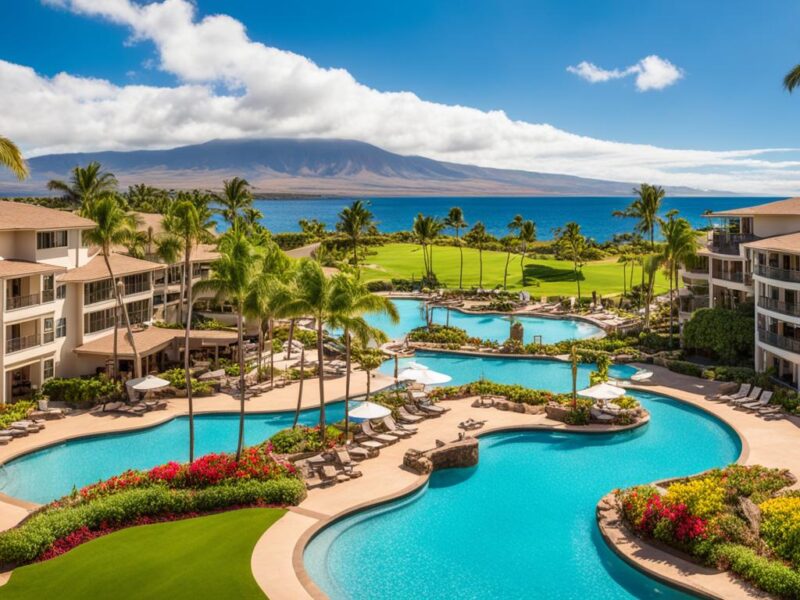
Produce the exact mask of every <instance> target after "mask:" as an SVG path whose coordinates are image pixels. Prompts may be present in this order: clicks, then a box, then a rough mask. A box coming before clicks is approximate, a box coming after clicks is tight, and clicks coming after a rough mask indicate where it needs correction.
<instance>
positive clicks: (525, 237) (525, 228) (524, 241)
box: [519, 220, 536, 286]
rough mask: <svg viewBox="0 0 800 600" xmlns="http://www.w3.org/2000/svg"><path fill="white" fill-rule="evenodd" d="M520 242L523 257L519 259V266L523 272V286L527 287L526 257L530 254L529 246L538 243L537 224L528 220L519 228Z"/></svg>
mask: <svg viewBox="0 0 800 600" xmlns="http://www.w3.org/2000/svg"><path fill="white" fill-rule="evenodd" d="M519 241H520V248H521V250H522V256H521V257H520V259H519V266H520V269H521V270H522V285H523V286H524V285H525V255H526V254H527V252H528V245H529V244H532V243H533V242H535V241H536V223H534V222H533V221H531V220H527V221H525V222H524V223H522V225H521V226H520V228H519Z"/></svg>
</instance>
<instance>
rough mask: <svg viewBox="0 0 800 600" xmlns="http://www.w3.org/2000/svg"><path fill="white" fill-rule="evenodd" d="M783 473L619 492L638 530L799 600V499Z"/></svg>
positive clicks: (739, 471) (730, 474) (723, 475)
mask: <svg viewBox="0 0 800 600" xmlns="http://www.w3.org/2000/svg"><path fill="white" fill-rule="evenodd" d="M793 482H794V478H793V477H792V476H791V475H790V474H789V473H788V472H787V471H785V470H779V469H767V468H765V467H760V466H752V467H745V466H741V465H731V466H729V467H727V468H725V469H716V470H713V471H710V472H708V473H706V474H704V475H701V476H698V477H694V478H689V479H683V480H677V481H673V482H671V483H670V484H669V485H668V486H667V491H666V493H661V492H660V491H659V490H658V489H657V488H655V487H654V486H638V487H633V488H629V489H626V490H617V491H616V493H615V495H616V499H617V503H618V506H619V509H620V512H621V514H622V517H623V520H624V521H625V522H626V523H627V525H628V526H629V527H630V528H631V529H633V531H634V532H635V533H637V534H638V535H641V536H642V537H645V538H651V539H655V540H658V541H659V542H662V543H664V544H666V545H668V546H671V547H673V548H676V549H678V550H681V551H682V552H686V553H688V554H689V555H691V556H693V557H694V558H696V559H697V560H699V561H700V562H702V563H704V564H708V565H712V566H716V567H718V568H722V569H729V570H730V571H731V572H733V573H735V574H736V575H738V576H740V577H742V578H744V579H746V580H748V581H750V582H751V583H752V584H754V585H755V586H757V587H759V588H761V589H763V590H764V591H766V592H769V593H771V594H775V595H778V596H781V597H785V598H800V572H799V571H798V567H800V494H798V492H796V491H785V490H784V488H786V486H788V485H791V484H792V483H793Z"/></svg>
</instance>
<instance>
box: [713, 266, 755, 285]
mask: <svg viewBox="0 0 800 600" xmlns="http://www.w3.org/2000/svg"><path fill="white" fill-rule="evenodd" d="M711 277H712V278H714V279H721V280H722V281H730V282H731V283H741V284H742V285H747V286H750V285H753V277H752V275H750V273H745V272H744V271H717V270H715V271H713V272H712V273H711Z"/></svg>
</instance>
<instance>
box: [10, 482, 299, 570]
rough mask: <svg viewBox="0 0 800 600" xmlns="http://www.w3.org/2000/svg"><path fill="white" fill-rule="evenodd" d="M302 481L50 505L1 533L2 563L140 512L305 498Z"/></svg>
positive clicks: (125, 494)
mask: <svg viewBox="0 0 800 600" xmlns="http://www.w3.org/2000/svg"><path fill="white" fill-rule="evenodd" d="M305 493H306V491H305V485H304V484H303V482H302V481H300V480H299V479H296V478H294V477H280V478H277V479H272V480H269V481H257V480H245V481H239V482H236V483H230V484H226V485H220V486H215V487H209V488H204V489H201V490H196V491H195V490H191V489H173V490H170V489H167V488H166V487H164V486H160V485H154V486H150V487H145V488H139V489H131V490H126V491H122V492H119V493H116V494H112V495H109V496H103V497H100V498H98V499H97V500H94V501H92V502H88V503H85V504H79V505H77V506H68V507H61V506H58V505H54V506H53V507H51V508H47V509H45V510H44V511H42V512H41V513H39V514H37V515H35V516H33V517H31V518H30V519H28V520H27V521H25V522H24V523H23V524H22V525H20V526H19V527H16V528H14V529H10V530H8V531H4V532H2V533H0V563H1V564H15V565H20V564H25V563H29V562H32V561H34V560H36V559H37V558H38V557H39V556H40V555H41V554H42V553H43V552H44V551H45V550H47V549H48V548H49V547H50V546H51V545H52V544H53V542H55V541H56V540H58V539H61V538H63V537H66V536H67V535H69V534H70V533H72V532H73V531H76V530H78V529H80V528H81V527H87V528H88V529H90V530H97V529H100V528H101V527H104V526H107V525H112V526H121V525H127V524H130V523H134V522H135V521H136V520H137V519H138V518H141V517H152V516H158V515H165V514H175V515H179V514H185V513H193V512H207V511H213V510H219V509H222V508H227V507H230V506H237V505H251V504H256V503H263V504H279V505H287V504H291V505H296V504H299V503H300V502H301V501H302V500H303V498H305Z"/></svg>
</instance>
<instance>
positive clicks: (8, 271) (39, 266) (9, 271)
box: [0, 259, 66, 279]
mask: <svg viewBox="0 0 800 600" xmlns="http://www.w3.org/2000/svg"><path fill="white" fill-rule="evenodd" d="M61 271H66V267H56V266H54V265H48V264H45V263H36V262H30V261H27V260H15V259H5V260H2V259H0V279H5V278H7V277H22V276H24V275H37V274H39V273H60V272H61Z"/></svg>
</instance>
